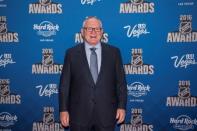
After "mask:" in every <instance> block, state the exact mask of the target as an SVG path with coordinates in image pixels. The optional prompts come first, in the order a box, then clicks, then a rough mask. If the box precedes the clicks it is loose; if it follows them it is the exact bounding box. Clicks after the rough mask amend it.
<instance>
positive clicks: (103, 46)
mask: <svg viewBox="0 0 197 131" xmlns="http://www.w3.org/2000/svg"><path fill="white" fill-rule="evenodd" d="M106 54H107V51H106V48H105V45H104V44H103V43H101V68H100V72H99V74H98V78H97V82H96V84H98V83H99V81H100V80H101V78H102V74H103V70H104V68H105V63H106V62H105V61H106V58H107V57H106Z"/></svg>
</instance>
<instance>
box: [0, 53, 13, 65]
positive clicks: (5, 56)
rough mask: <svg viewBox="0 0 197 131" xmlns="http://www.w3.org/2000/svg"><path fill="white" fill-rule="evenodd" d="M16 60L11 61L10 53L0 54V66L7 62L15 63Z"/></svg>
mask: <svg viewBox="0 0 197 131" xmlns="http://www.w3.org/2000/svg"><path fill="white" fill-rule="evenodd" d="M15 63H16V62H14V61H13V59H12V54H9V53H6V54H2V55H0V67H4V68H5V66H6V65H7V64H15Z"/></svg>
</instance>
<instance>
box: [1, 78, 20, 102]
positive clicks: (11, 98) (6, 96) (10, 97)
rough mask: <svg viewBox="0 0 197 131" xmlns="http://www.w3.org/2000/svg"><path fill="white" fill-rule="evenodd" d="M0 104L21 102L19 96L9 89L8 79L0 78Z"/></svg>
mask: <svg viewBox="0 0 197 131" xmlns="http://www.w3.org/2000/svg"><path fill="white" fill-rule="evenodd" d="M0 104H21V96H20V95H17V94H14V93H11V91H10V80H9V79H0Z"/></svg>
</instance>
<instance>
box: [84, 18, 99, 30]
mask: <svg viewBox="0 0 197 131" xmlns="http://www.w3.org/2000/svg"><path fill="white" fill-rule="evenodd" d="M89 19H96V20H98V22H99V24H100V27H101V28H102V22H101V20H100V19H98V18H97V17H96V16H88V17H86V18H85V20H84V21H83V25H82V28H84V27H85V24H86V22H87V21H88V20H89Z"/></svg>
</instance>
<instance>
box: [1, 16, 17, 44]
mask: <svg viewBox="0 0 197 131" xmlns="http://www.w3.org/2000/svg"><path fill="white" fill-rule="evenodd" d="M17 42H19V38H18V33H17V32H11V31H8V28H7V19H6V16H0V43H17Z"/></svg>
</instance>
